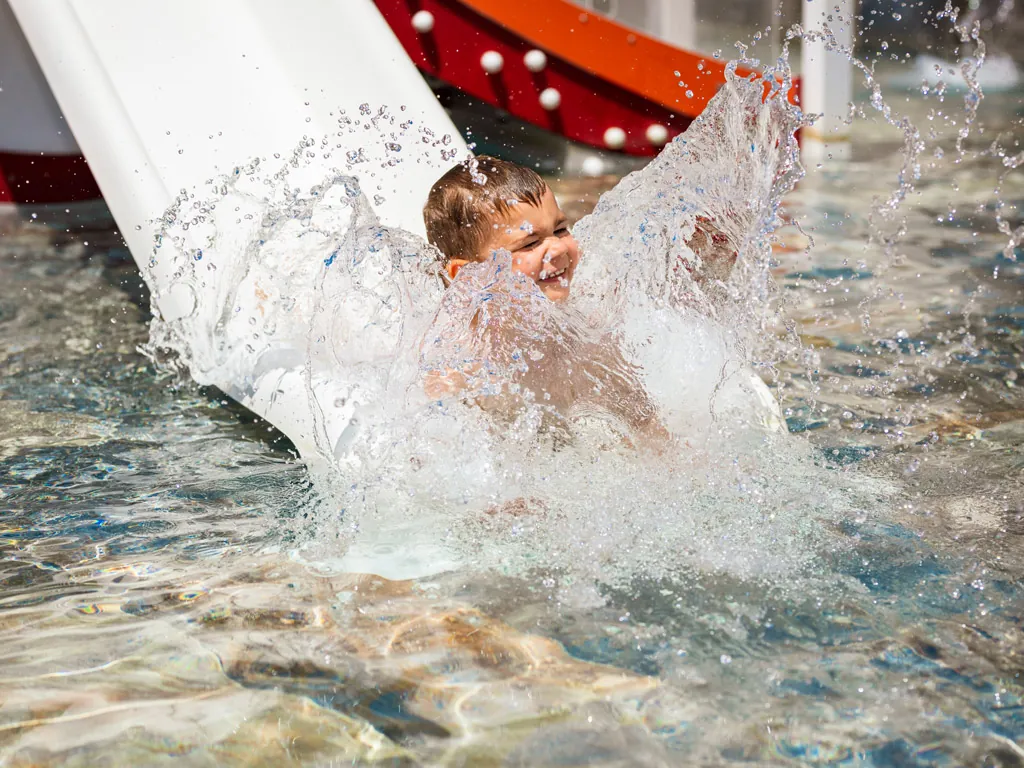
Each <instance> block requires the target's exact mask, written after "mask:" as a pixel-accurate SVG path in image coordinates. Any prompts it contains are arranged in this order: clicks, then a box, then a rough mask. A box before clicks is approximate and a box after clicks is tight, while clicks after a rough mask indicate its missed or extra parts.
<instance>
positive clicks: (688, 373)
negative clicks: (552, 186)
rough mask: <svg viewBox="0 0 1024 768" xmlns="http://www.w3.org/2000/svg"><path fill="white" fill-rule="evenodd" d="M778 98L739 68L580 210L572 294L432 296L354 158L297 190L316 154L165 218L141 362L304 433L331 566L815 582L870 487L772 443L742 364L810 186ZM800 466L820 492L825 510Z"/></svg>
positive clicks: (433, 270)
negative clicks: (146, 351)
mask: <svg viewBox="0 0 1024 768" xmlns="http://www.w3.org/2000/svg"><path fill="white" fill-rule="evenodd" d="M767 82H769V83H771V84H772V86H771V87H770V88H768V89H767V91H766V88H765V85H764V81H761V80H758V79H753V78H752V79H749V80H747V79H744V78H741V77H739V76H737V75H736V74H735V67H731V68H730V72H729V82H728V84H727V85H726V86H725V87H724V88H723V89H722V91H721V92H720V94H719V95H718V96H717V97H716V99H715V100H714V101H713V102H712V104H711V105H710V106H709V108H708V110H707V111H706V112H705V114H704V115H703V116H702V117H701V118H700V119H699V120H697V121H695V123H694V124H693V126H692V127H691V128H690V130H689V131H688V132H687V133H686V134H684V135H683V136H681V137H680V138H678V139H677V140H676V141H675V142H674V143H673V144H671V145H670V146H669V147H667V148H666V149H665V151H664V152H663V153H662V154H661V155H660V157H659V158H658V159H657V160H655V161H654V162H652V163H651V164H650V165H649V166H647V168H645V169H644V170H642V171H640V172H638V173H636V174H633V175H631V176H629V177H627V178H626V179H624V180H623V181H622V182H621V183H620V185H619V186H618V188H617V189H616V190H614V191H613V192H612V193H610V194H608V195H607V196H606V197H605V198H604V199H603V200H602V202H601V204H600V205H599V206H598V209H597V210H595V212H594V213H593V214H592V215H591V216H590V217H588V218H586V219H585V220H583V221H581V222H580V224H579V226H578V228H577V232H578V234H579V239H580V242H581V244H582V246H583V249H584V252H585V256H584V260H583V263H582V267H581V269H580V273H579V275H578V277H577V278H576V281H575V283H574V286H573V298H572V299H571V300H570V301H569V302H568V304H566V305H559V304H555V303H552V302H550V301H548V300H547V299H546V298H545V297H544V296H543V295H542V294H541V293H540V291H539V289H538V288H537V286H536V285H535V284H533V283H532V282H530V281H528V280H526V279H525V278H523V277H522V276H521V275H519V274H518V273H517V272H516V271H515V270H513V269H511V262H510V257H509V254H507V253H503V252H496V253H495V254H494V255H493V257H492V258H491V259H490V260H489V261H487V262H485V263H482V264H477V265H471V266H469V267H466V268H464V269H463V270H462V271H461V272H460V273H459V277H458V278H457V279H456V280H455V282H454V284H453V285H452V287H451V288H449V289H448V290H447V291H446V292H442V291H443V289H442V283H441V281H440V279H439V276H438V266H439V262H438V259H437V256H438V255H437V253H436V252H435V251H434V250H433V249H432V248H430V247H429V246H427V245H426V244H425V243H423V242H422V241H421V240H419V239H418V238H416V237H415V236H413V235H411V234H409V233H406V232H403V231H401V230H397V229H392V228H387V227H384V226H382V225H381V224H380V222H379V220H378V219H377V217H376V215H375V214H374V211H373V209H372V207H371V205H370V204H369V201H368V199H367V194H366V192H365V191H364V190H363V188H362V187H361V184H365V174H361V178H359V179H357V178H356V176H355V172H356V171H358V167H359V166H360V165H361V164H363V163H364V162H365V161H364V160H363V158H364V157H365V156H366V153H363V152H361V151H359V150H350V151H349V152H348V154H347V155H346V167H345V168H344V169H339V171H338V172H336V173H333V174H331V175H329V176H327V177H326V178H324V179H321V180H320V181H318V182H316V183H312V184H310V183H308V181H306V179H307V178H308V174H309V168H310V166H311V165H313V163H312V158H309V157H308V155H307V154H306V150H307V149H308V148H310V147H313V146H317V142H316V141H315V140H313V139H307V140H305V141H304V143H303V145H302V146H300V147H299V148H298V149H297V150H296V152H295V153H294V154H293V156H292V158H291V159H290V160H289V161H287V162H286V163H285V164H284V165H282V166H281V167H280V168H276V169H269V168H268V167H267V166H265V165H264V164H262V163H254V164H252V165H250V166H247V167H245V168H241V169H239V170H238V172H236V173H235V174H233V175H231V176H229V177H228V178H227V179H219V180H216V181H214V182H213V183H212V184H211V187H210V190H209V193H208V194H207V195H193V194H183V195H182V197H181V198H180V199H179V201H178V203H177V205H176V206H175V208H173V209H172V210H171V211H169V212H168V214H167V216H166V217H165V219H164V227H163V231H162V233H161V238H160V240H159V242H158V248H157V251H156V254H157V257H158V258H166V257H167V256H168V254H173V253H177V254H178V255H177V256H176V261H175V264H176V267H175V272H174V274H175V278H176V279H175V281H174V283H173V286H172V288H171V290H179V291H185V292H188V293H190V294H191V296H192V297H193V298H192V300H191V301H190V302H188V306H189V307H191V311H190V312H189V313H187V314H186V315H184V316H182V317H179V318H173V319H171V318H158V319H157V320H156V321H155V323H154V328H153V341H152V346H154V347H166V348H170V349H173V350H174V351H175V352H176V353H177V354H178V355H179V359H180V360H181V361H182V362H183V363H184V364H185V365H187V366H188V368H189V370H190V371H191V373H192V375H193V376H194V377H195V378H196V379H197V380H199V381H201V382H208V383H215V384H217V385H218V386H220V387H221V388H223V389H225V390H226V391H228V392H229V393H230V394H231V395H232V396H234V397H236V398H237V399H239V400H240V401H241V402H242V403H243V404H245V405H247V406H248V407H250V408H252V409H253V410H256V411H257V412H259V413H264V414H266V415H267V417H268V418H269V419H270V420H271V421H275V420H280V419H281V418H282V416H283V417H285V418H287V419H288V420H290V422H291V423H293V424H297V425H299V427H298V429H294V430H293V431H294V432H297V433H298V438H299V439H300V440H301V441H303V445H302V447H303V448H304V449H305V452H306V453H307V454H310V458H311V460H313V463H316V464H320V465H324V466H325V467H326V468H327V470H326V471H323V472H318V475H317V476H318V478H319V479H320V482H321V484H322V486H323V492H324V495H325V496H326V497H327V498H329V499H331V503H330V504H329V505H328V506H327V507H326V508H328V509H331V510H332V511H331V512H329V513H326V514H325V515H322V516H321V520H320V522H319V527H318V528H317V534H316V537H315V538H316V542H315V543H314V544H311V546H313V547H314V549H315V550H316V551H317V552H318V557H319V558H320V559H334V560H335V561H337V559H338V557H339V556H340V555H342V554H343V553H344V556H345V557H344V558H343V559H342V561H341V563H340V564H339V565H340V567H343V568H349V569H356V570H358V569H360V568H366V569H376V570H378V571H379V570H381V567H382V566H381V562H380V560H381V558H382V557H383V556H385V555H386V554H387V553H390V555H389V557H390V560H389V565H388V566H386V567H388V568H392V569H397V570H392V571H389V573H402V574H405V575H408V574H410V573H412V572H415V571H417V569H418V568H420V569H422V568H427V570H428V571H429V570H430V569H433V570H437V569H438V568H441V569H443V568H448V567H456V566H457V565H458V564H462V565H464V566H471V567H473V568H481V569H488V568H490V569H494V568H497V569H501V570H506V571H513V572H524V571H526V570H530V569H536V568H542V569H548V570H552V571H563V572H566V573H568V574H569V575H570V578H573V579H577V580H578V579H580V578H583V579H584V580H594V579H598V580H601V581H604V582H606V583H609V582H615V581H621V580H627V579H630V578H634V577H636V576H637V575H638V574H643V575H645V576H647V577H651V578H660V577H665V576H669V575H673V574H674V575H679V574H682V573H685V572H689V571H692V570H693V569H697V570H701V569H712V570H724V571H728V572H731V573H734V574H737V575H742V576H745V577H766V576H768V575H771V574H775V575H782V574H787V575H789V576H792V575H793V574H796V573H799V572H801V571H803V570H806V568H807V567H808V566H810V565H812V564H813V563H814V561H815V559H816V556H817V555H816V553H819V552H820V551H821V549H822V548H824V549H826V550H828V549H831V548H834V547H837V546H840V540H839V539H836V538H835V537H831V536H830V535H829V534H828V533H827V526H826V525H825V524H824V521H826V520H828V519H832V518H834V517H835V515H837V514H839V510H843V513H844V514H845V513H848V512H850V510H851V509H853V508H855V507H857V506H858V505H859V504H861V503H866V499H865V498H861V497H858V496H857V494H856V493H852V494H851V493H850V492H849V486H850V484H851V481H850V480H849V479H848V478H843V479H839V478H840V475H836V474H835V473H832V472H830V471H827V470H825V469H823V467H822V464H823V462H822V461H821V460H820V459H817V458H816V457H815V454H814V452H813V451H812V450H811V449H810V447H809V446H808V445H807V444H805V443H804V442H802V441H801V440H799V439H797V440H794V439H792V438H790V437H788V436H786V435H784V434H783V433H781V432H779V431H778V428H779V425H780V424H781V418H780V416H779V414H778V410H777V407H776V406H775V404H774V401H773V400H772V398H771V396H770V395H768V394H767V392H766V390H765V388H764V385H763V384H762V383H761V381H760V380H759V379H758V378H757V377H756V376H755V375H754V374H753V373H752V370H751V366H752V365H753V366H756V365H761V366H767V365H770V360H769V358H770V355H772V354H775V350H774V348H773V346H772V345H770V344H768V345H766V344H765V343H764V338H765V329H766V328H768V327H770V326H771V325H772V324H774V323H777V322H778V319H777V316H776V314H775V313H776V309H775V308H774V306H773V305H772V303H771V301H770V299H771V296H772V295H773V283H772V279H771V266H772V259H771V239H772V233H773V232H774V230H775V228H776V227H777V226H778V225H779V223H780V217H779V206H780V204H781V201H782V198H783V197H784V196H785V195H786V194H787V193H788V192H789V191H790V190H791V189H792V188H793V185H794V184H795V183H796V181H797V180H798V179H799V178H800V176H801V174H802V169H801V167H800V165H799V162H798V161H797V146H796V139H795V131H796V130H797V128H799V126H800V125H802V124H803V123H804V117H803V115H802V113H801V112H800V110H799V109H798V108H797V107H795V106H793V105H791V104H789V103H788V101H787V100H786V98H785V97H786V94H787V93H788V91H789V87H790V85H791V79H790V77H789V74H788V70H787V69H785V67H780V68H779V70H777V71H776V72H772V73H769V75H768V80H767ZM374 114H376V115H377V116H378V117H379V118H380V119H381V120H382V121H384V122H387V121H386V115H385V113H384V112H377V113H374V111H373V110H372V109H371V108H370V107H369V105H366V109H364V110H361V119H367V118H369V119H371V120H372V119H375V118H373V117H372V116H373V115H374ZM346 120H347V121H348V122H345V126H346V127H347V128H349V129H352V128H355V127H357V126H356V123H357V122H358V121H351V120H348V119H347V118H346ZM388 125H390V123H388ZM422 136H423V139H424V141H429V142H433V143H435V144H437V145H438V146H437V149H439V150H440V151H441V152H442V153H445V152H446V151H447V150H446V149H445V147H446V144H445V143H444V142H443V140H436V139H434V137H433V135H432V134H431V133H430V132H429V131H427V130H424V131H423V133H422ZM387 141H388V142H389V143H402V144H403V146H415V142H411V141H410V140H409V139H408V138H406V139H404V140H403V141H401V142H399V141H398V140H397V139H392V138H390V137H389V138H388V139H387ZM324 145H325V144H324V142H320V144H319V146H324ZM398 154H399V153H398V152H397V151H394V152H390V153H389V157H388V160H386V161H385V162H391V161H398V158H397V155H398ZM401 155H402V156H403V157H402V158H401V161H404V162H408V158H409V156H406V155H405V150H404V149H403V150H402V152H401ZM410 156H411V155H410ZM442 159H443V160H450V158H449V157H448V156H447V155H443V156H442ZM484 183H486V178H485V179H484ZM197 242H198V243H200V244H201V245H202V248H201V251H202V258H201V259H197V258H196V257H197V255H199V251H198V250H197V246H196V245H194V244H195V243H197ZM190 244H191V245H190ZM734 263H735V268H733V264H734ZM812 477H814V478H817V479H816V480H814V481H813V482H815V483H820V484H822V485H823V486H828V487H831V488H833V490H832V491H825V492H823V493H822V494H821V496H820V497H819V498H817V499H815V500H814V502H813V503H811V502H809V501H808V500H807V499H806V496H805V494H804V493H803V489H804V488H805V487H806V484H807V483H808V482H812V481H811V479H810V478H812ZM844 497H845V498H844ZM332 533H333V535H331V534H332ZM485 543H486V546H483V545H484V544H485ZM396 548H397V549H396ZM426 561H430V562H429V563H428V562H426Z"/></svg>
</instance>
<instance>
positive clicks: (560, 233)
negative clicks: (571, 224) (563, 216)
mask: <svg viewBox="0 0 1024 768" xmlns="http://www.w3.org/2000/svg"><path fill="white" fill-rule="evenodd" d="M555 234H556V235H558V236H559V237H562V236H563V235H568V234H569V228H568V227H559V228H558V229H556V230H555Z"/></svg>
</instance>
